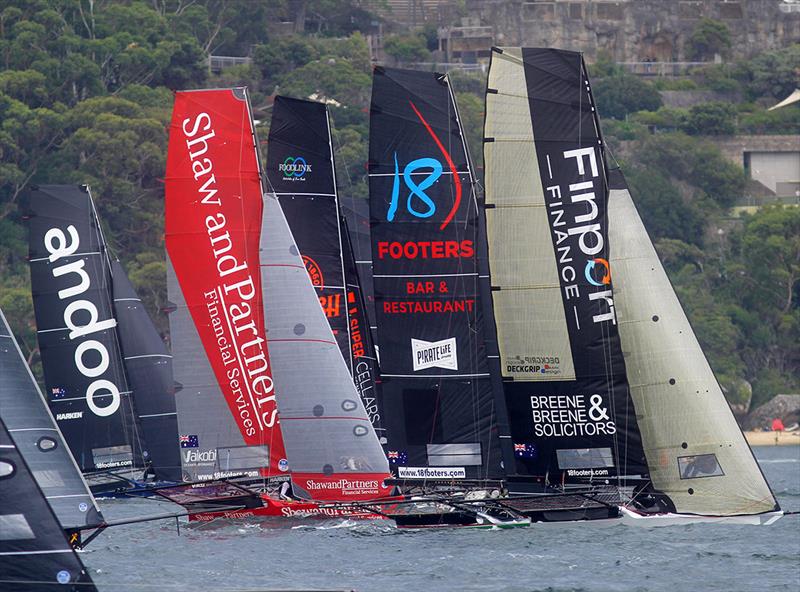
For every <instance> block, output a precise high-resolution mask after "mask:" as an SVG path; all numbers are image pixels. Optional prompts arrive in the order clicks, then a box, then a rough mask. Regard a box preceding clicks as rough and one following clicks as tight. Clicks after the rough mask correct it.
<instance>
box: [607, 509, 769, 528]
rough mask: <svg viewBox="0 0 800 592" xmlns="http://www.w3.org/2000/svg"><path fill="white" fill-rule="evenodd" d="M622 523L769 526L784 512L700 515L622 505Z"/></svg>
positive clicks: (636, 524) (644, 524) (642, 524)
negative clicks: (652, 511) (645, 511)
mask: <svg viewBox="0 0 800 592" xmlns="http://www.w3.org/2000/svg"><path fill="white" fill-rule="evenodd" d="M620 512H621V514H622V517H621V518H620V520H621V522H622V524H625V525H627V526H640V527H641V526H643V527H652V526H680V525H683V524H750V525H754V526H760V525H764V526H768V525H770V524H772V523H773V522H775V521H777V520H779V519H780V518H781V516H783V512H781V511H779V512H766V513H764V514H749V515H744V516H698V515H694V514H640V513H639V512H636V511H634V510H631V509H629V508H626V507H625V506H620Z"/></svg>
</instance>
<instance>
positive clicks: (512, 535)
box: [82, 446, 800, 592]
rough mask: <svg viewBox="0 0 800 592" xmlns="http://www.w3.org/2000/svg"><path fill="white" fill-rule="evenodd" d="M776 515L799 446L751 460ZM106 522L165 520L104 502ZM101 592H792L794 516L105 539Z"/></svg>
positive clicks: (164, 532) (132, 529) (787, 493)
mask: <svg viewBox="0 0 800 592" xmlns="http://www.w3.org/2000/svg"><path fill="white" fill-rule="evenodd" d="M755 454H756V457H757V458H758V460H759V462H760V463H761V466H762V468H763V470H764V473H765V474H766V476H767V479H768V480H769V482H770V485H771V486H772V488H773V490H774V491H775V493H776V495H777V496H778V499H779V500H780V503H781V506H782V507H783V508H784V510H787V511H788V510H800V446H784V447H764V448H756V449H755ZM101 503H102V508H103V511H104V513H105V515H106V517H107V518H108V519H119V518H125V517H131V516H136V515H142V514H148V515H149V514H156V513H158V512H159V511H166V512H174V511H176V507H175V506H172V505H171V504H168V503H164V502H154V501H149V500H118V501H104V502H101ZM82 558H83V559H84V561H85V563H86V565H87V567H88V568H89V569H90V571H91V573H92V576H93V578H94V580H95V582H97V583H98V585H99V587H100V590H101V591H103V592H110V591H123V590H124V591H126V592H127V591H131V592H135V591H137V590H142V591H149V590H164V591H165V592H169V591H171V590H192V591H194V590H203V591H214V592H216V591H222V590H284V589H291V590H300V589H304V590H305V589H323V590H359V591H369V590H380V591H381V592H384V591H386V590H406V591H415V592H422V591H423V590H437V591H438V590H445V591H453V592H455V591H459V592H461V591H471V590H503V591H509V592H533V591H543V592H544V591H552V592H568V591H570V592H571V591H574V592H578V591H592V592H594V591H603V592H606V591H625V592H631V591H639V590H641V591H660V590H664V591H669V592H679V591H684V590H692V591H693V590H699V591H704V592H706V591H717V590H718V591H724V592H729V591H733V590H747V591H749V590H757V591H758V592H767V591H774V590H789V591H798V590H800V516H788V517H784V518H782V519H781V520H779V521H778V522H777V523H776V524H773V525H772V526H768V527H763V526H761V527H759V526H733V525H687V526H673V527H668V528H657V529H642V528H631V527H625V526H622V525H614V526H607V527H599V526H590V525H586V524H571V525H533V526H531V527H529V528H524V529H517V530H504V531H481V530H438V531H400V530H396V529H394V528H393V527H391V526H390V525H389V524H388V523H386V522H381V521H374V522H360V523H350V524H348V523H343V522H341V521H336V522H326V521H303V522H301V521H288V520H279V521H278V522H271V523H267V524H265V523H262V524H260V525H255V524H250V525H246V524H242V523H239V524H234V523H227V524H221V523H220V524H198V525H195V524H192V525H186V524H182V525H181V529H180V535H178V533H177V532H176V528H175V520H174V519H173V520H165V521H158V522H149V523H144V524H135V525H129V526H119V527H114V528H110V529H109V530H107V531H106V532H105V533H103V534H102V535H101V536H100V537H99V538H98V539H97V540H95V541H94V542H92V544H91V545H90V546H89V549H88V550H87V552H85V553H83V554H82Z"/></svg>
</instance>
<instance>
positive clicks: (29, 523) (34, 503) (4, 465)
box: [0, 417, 96, 592]
mask: <svg viewBox="0 0 800 592" xmlns="http://www.w3.org/2000/svg"><path fill="white" fill-rule="evenodd" d="M0 590H3V592H48V591H53V592H55V591H62V590H70V591H73V592H78V591H85V590H96V588H95V586H94V584H93V583H92V578H91V577H90V576H89V574H88V572H87V571H86V568H85V567H84V566H83V564H82V563H81V560H80V559H79V558H78V556H77V554H76V553H75V551H74V550H73V549H72V547H70V545H69V543H68V542H67V539H66V536H65V534H64V531H63V530H62V528H61V526H60V524H59V522H58V520H57V519H56V516H55V514H54V513H53V510H52V508H51V507H50V505H49V504H48V503H47V500H46V499H45V497H44V494H43V493H42V490H41V488H40V487H39V486H38V485H37V483H36V480H35V479H34V478H33V475H32V473H31V469H30V468H29V467H28V464H27V463H26V462H25V459H24V458H23V456H22V454H21V453H20V450H19V448H18V447H17V446H16V445H15V444H14V440H12V439H11V435H10V434H9V433H8V430H7V429H6V426H5V424H4V423H3V420H2V418H1V417H0Z"/></svg>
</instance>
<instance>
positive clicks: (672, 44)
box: [466, 0, 800, 62]
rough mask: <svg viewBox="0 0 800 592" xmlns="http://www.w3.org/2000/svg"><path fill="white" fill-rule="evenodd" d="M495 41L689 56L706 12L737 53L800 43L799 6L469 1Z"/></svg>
mask: <svg viewBox="0 0 800 592" xmlns="http://www.w3.org/2000/svg"><path fill="white" fill-rule="evenodd" d="M466 8H467V12H468V13H469V14H470V15H471V16H479V17H480V20H481V22H482V23H483V24H486V25H491V26H492V28H493V33H494V41H495V45H523V46H532V47H558V48H560V49H571V50H575V51H582V52H584V53H585V55H586V59H587V60H588V61H590V62H593V61H595V59H596V58H597V55H598V52H600V51H604V52H607V53H608V54H610V56H611V57H612V58H613V60H614V61H617V62H641V61H659V62H673V61H688V59H687V57H686V54H685V46H686V40H687V39H688V38H689V36H690V35H691V34H692V30H693V29H694V26H695V24H696V23H697V22H698V20H699V19H701V18H703V17H708V18H713V19H716V20H719V21H722V22H723V23H725V25H726V26H727V27H728V29H729V30H730V32H731V57H732V58H747V57H750V56H751V55H753V54H756V53H760V52H762V51H767V50H772V49H779V48H782V47H786V46H788V45H791V44H792V43H797V42H798V41H800V6H797V4H796V3H791V2H786V1H783V0H617V1H609V0H571V1H566V0H535V1H521V0H467V2H466Z"/></svg>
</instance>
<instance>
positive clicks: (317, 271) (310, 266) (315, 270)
mask: <svg viewBox="0 0 800 592" xmlns="http://www.w3.org/2000/svg"><path fill="white" fill-rule="evenodd" d="M303 263H304V264H305V266H306V271H307V272H308V277H309V278H311V285H312V286H314V287H315V288H321V287H322V286H324V285H325V280H324V279H323V278H322V268H321V267H320V266H319V265H318V264H317V262H316V261H314V260H313V259H312V258H311V257H307V256H305V255H303Z"/></svg>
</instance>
